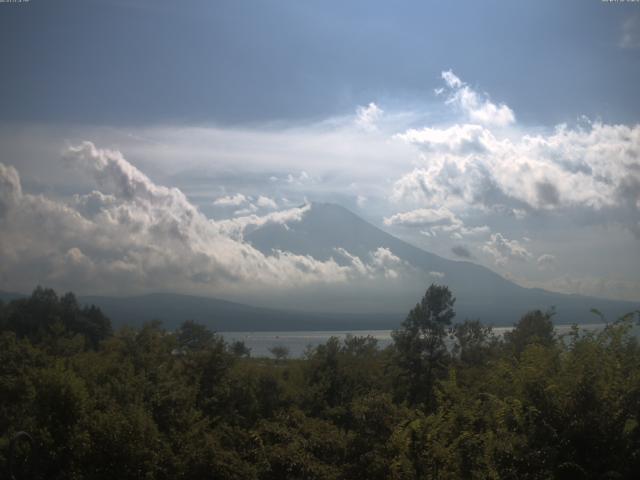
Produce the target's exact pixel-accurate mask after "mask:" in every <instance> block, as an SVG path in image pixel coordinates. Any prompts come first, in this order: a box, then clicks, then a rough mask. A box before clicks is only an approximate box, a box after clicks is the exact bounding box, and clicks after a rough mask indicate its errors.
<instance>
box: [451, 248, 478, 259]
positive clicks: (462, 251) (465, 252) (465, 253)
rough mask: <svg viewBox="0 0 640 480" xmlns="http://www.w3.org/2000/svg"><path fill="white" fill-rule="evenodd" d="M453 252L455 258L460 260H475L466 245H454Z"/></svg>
mask: <svg viewBox="0 0 640 480" xmlns="http://www.w3.org/2000/svg"><path fill="white" fill-rule="evenodd" d="M451 252H453V254H454V255H455V256H457V257H460V258H467V259H470V258H473V255H472V254H471V251H470V250H469V249H468V248H467V247H465V246H464V245H454V246H453V247H451Z"/></svg>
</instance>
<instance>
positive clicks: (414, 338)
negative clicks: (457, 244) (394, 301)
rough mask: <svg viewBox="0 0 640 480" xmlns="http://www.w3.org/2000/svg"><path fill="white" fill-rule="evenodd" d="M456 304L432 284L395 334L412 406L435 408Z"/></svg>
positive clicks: (438, 287)
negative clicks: (435, 392) (449, 328)
mask: <svg viewBox="0 0 640 480" xmlns="http://www.w3.org/2000/svg"><path fill="white" fill-rule="evenodd" d="M455 301H456V299H455V298H454V297H453V295H452V294H451V291H450V290H449V288H448V287H446V286H443V285H436V284H432V285H431V286H430V287H429V288H428V289H427V291H426V293H425V294H424V297H422V300H421V301H420V303H418V304H417V305H416V306H415V307H414V308H413V310H411V312H409V315H408V316H407V318H406V320H405V321H404V322H403V323H402V325H401V328H400V329H398V330H395V331H394V332H393V333H392V337H393V341H394V344H395V348H396V352H397V363H398V366H399V367H400V369H401V372H402V373H401V376H402V378H403V379H405V386H404V389H405V390H406V396H407V400H408V401H409V402H410V403H411V404H417V403H424V404H425V405H426V406H427V407H429V408H432V407H433V406H434V403H435V398H434V391H433V387H434V382H435V380H436V378H437V377H438V376H440V375H441V374H443V373H444V372H445V371H446V363H447V358H448V353H447V347H446V344H445V338H446V336H447V327H448V326H449V325H451V321H452V320H453V318H454V317H455V312H454V310H453V305H454V303H455Z"/></svg>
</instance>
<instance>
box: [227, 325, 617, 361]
mask: <svg viewBox="0 0 640 480" xmlns="http://www.w3.org/2000/svg"><path fill="white" fill-rule="evenodd" d="M604 326H605V324H604V323H594V324H586V325H580V328H581V329H583V330H599V329H602V328H603V327H604ZM512 328H513V327H495V328H494V329H493V331H494V332H495V333H496V334H497V335H503V334H504V333H505V332H508V331H510V330H511V329H512ZM570 330H571V325H556V332H557V333H558V335H562V334H565V333H568V332H569V331H570ZM219 334H220V335H222V336H223V337H224V339H225V340H226V341H227V342H233V341H236V340H242V341H243V342H244V343H245V345H246V346H247V347H249V348H250V349H251V356H252V357H271V356H272V355H271V353H270V352H269V349H270V348H272V347H275V346H284V347H287V348H288V349H289V356H290V357H291V358H300V357H302V356H303V355H304V352H305V350H306V349H307V348H308V347H309V346H311V347H317V346H318V345H322V344H323V343H326V342H327V340H329V338H331V337H337V338H339V339H341V340H342V339H344V338H345V337H346V336H347V335H353V336H358V337H366V336H368V335H369V336H371V337H373V338H375V339H376V340H378V346H379V347H380V348H384V347H386V346H388V345H390V344H391V342H392V340H391V330H350V331H340V330H336V331H288V332H219Z"/></svg>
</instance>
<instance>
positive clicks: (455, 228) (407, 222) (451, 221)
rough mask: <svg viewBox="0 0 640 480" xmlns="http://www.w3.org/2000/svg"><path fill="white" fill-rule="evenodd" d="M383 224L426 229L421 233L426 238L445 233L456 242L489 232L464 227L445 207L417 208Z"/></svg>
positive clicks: (386, 220) (396, 215) (385, 220)
mask: <svg viewBox="0 0 640 480" xmlns="http://www.w3.org/2000/svg"><path fill="white" fill-rule="evenodd" d="M384 223H385V225H389V226H393V225H396V226H403V227H415V228H428V230H423V231H422V233H423V234H424V235H426V236H429V237H432V236H436V235H437V234H438V233H445V234H447V235H448V236H450V237H451V238H454V239H457V240H459V239H462V238H463V237H468V236H482V235H487V234H489V232H490V231H491V229H490V228H489V227H488V226H487V225H480V226H472V227H468V226H465V224H464V223H463V221H462V220H461V219H460V218H458V217H457V216H456V215H455V214H454V213H453V212H452V211H451V210H449V209H448V208H446V207H440V208H418V209H416V210H411V211H408V212H401V213H396V214H394V215H392V216H390V217H388V218H385V219H384Z"/></svg>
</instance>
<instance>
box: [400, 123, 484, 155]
mask: <svg viewBox="0 0 640 480" xmlns="http://www.w3.org/2000/svg"><path fill="white" fill-rule="evenodd" d="M394 138H396V139H399V140H403V141H405V142H408V143H412V144H414V145H418V146H419V147H420V148H421V150H423V151H427V152H434V153H453V154H461V155H465V154H467V153H483V152H486V151H487V147H485V143H487V144H490V143H491V142H493V141H495V138H494V137H493V135H492V134H491V132H489V130H486V129H484V128H483V127H481V126H480V125H469V124H465V125H457V124H456V125H453V126H451V127H449V128H444V129H442V128H430V127H425V128H422V129H409V130H407V131H406V132H404V133H400V134H397V135H395V136H394Z"/></svg>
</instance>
